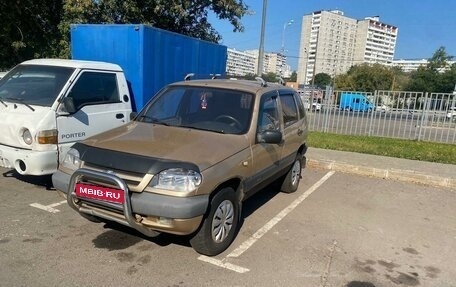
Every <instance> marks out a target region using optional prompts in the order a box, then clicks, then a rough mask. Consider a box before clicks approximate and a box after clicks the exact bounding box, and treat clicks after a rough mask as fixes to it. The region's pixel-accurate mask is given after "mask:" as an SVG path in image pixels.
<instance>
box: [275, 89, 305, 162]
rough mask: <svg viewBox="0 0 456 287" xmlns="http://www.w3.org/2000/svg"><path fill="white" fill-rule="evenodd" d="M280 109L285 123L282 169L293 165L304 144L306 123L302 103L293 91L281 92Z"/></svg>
mask: <svg viewBox="0 0 456 287" xmlns="http://www.w3.org/2000/svg"><path fill="white" fill-rule="evenodd" d="M279 99H280V108H281V112H282V113H281V114H282V121H283V144H282V159H281V168H284V167H287V166H289V165H291V164H292V163H293V162H294V160H295V159H296V152H297V151H298V149H299V147H300V146H301V145H302V143H303V137H304V133H305V132H307V131H306V122H305V120H306V119H305V115H304V108H303V107H302V102H301V101H299V98H298V96H297V95H295V92H294V91H293V90H281V91H279Z"/></svg>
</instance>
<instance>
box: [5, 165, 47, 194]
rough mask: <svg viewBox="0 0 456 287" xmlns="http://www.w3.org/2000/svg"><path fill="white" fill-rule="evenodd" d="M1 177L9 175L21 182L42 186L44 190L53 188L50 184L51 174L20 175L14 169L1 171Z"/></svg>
mask: <svg viewBox="0 0 456 287" xmlns="http://www.w3.org/2000/svg"><path fill="white" fill-rule="evenodd" d="M3 177H11V178H15V179H17V180H20V181H22V182H25V183H28V184H33V185H36V186H40V187H44V188H46V190H54V186H53V185H52V177H51V175H41V176H35V175H22V174H19V173H18V172H16V171H15V170H14V169H12V170H9V171H6V172H4V173H3Z"/></svg>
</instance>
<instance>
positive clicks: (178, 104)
mask: <svg viewBox="0 0 456 287" xmlns="http://www.w3.org/2000/svg"><path fill="white" fill-rule="evenodd" d="M307 134H308V128H307V119H306V113H305V110H304V106H303V104H302V101H301V98H300V96H299V95H298V94H297V93H296V92H295V90H293V89H292V88H287V87H284V86H282V85H278V84H268V83H266V82H264V81H259V82H252V81H241V80H236V81H234V80H217V79H214V80H195V81H191V80H190V81H184V82H178V83H174V84H170V85H168V86H167V87H165V88H164V89H163V90H161V91H160V92H159V93H158V94H157V95H156V96H155V97H153V98H152V100H151V101H150V102H149V103H148V104H147V105H146V106H145V107H144V108H143V109H142V111H141V112H140V113H139V114H138V115H137V116H136V118H135V119H134V120H133V121H132V122H130V123H128V124H126V125H124V126H122V127H119V128H116V129H114V130H111V131H108V132H105V133H102V134H100V135H98V136H94V137H92V138H90V139H88V140H86V141H83V142H80V143H77V144H75V145H74V146H73V148H72V149H71V150H70V151H69V152H68V154H67V157H66V158H65V160H64V161H63V163H62V165H61V166H60V168H59V170H58V171H57V173H55V174H54V175H53V176H52V181H53V184H54V187H55V188H56V189H57V190H59V191H61V192H63V194H64V195H65V196H66V197H67V201H68V204H69V205H70V206H71V207H72V208H73V209H74V210H76V211H77V212H79V213H80V214H81V216H83V217H85V218H88V219H89V220H92V221H97V220H107V221H115V222H118V223H121V224H124V225H126V226H129V227H132V228H134V229H136V230H138V231H139V232H141V233H143V234H145V235H147V236H156V235H157V234H159V233H160V232H165V233H172V234H178V235H190V238H191V239H190V243H191V245H192V247H193V248H194V249H195V250H196V251H197V252H199V253H201V254H205V255H209V256H213V255H217V254H219V253H221V252H222V251H224V250H225V249H226V248H227V247H228V246H229V245H230V244H231V242H232V241H233V240H234V237H235V235H236V233H237V228H238V227H239V220H240V218H241V217H240V216H241V205H242V202H243V201H244V200H245V199H246V198H248V197H249V196H251V195H252V194H254V193H255V192H257V191H260V190H261V189H262V188H264V187H265V186H266V185H268V184H270V183H272V182H274V181H275V182H278V183H279V185H278V186H279V187H280V189H281V190H282V191H283V192H286V193H291V192H294V191H296V190H297V188H298V185H299V181H300V178H301V169H302V168H303V165H304V163H305V160H303V157H304V154H305V153H306V150H307V142H306V141H307Z"/></svg>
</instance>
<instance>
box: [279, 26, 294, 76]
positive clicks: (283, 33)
mask: <svg viewBox="0 0 456 287" xmlns="http://www.w3.org/2000/svg"><path fill="white" fill-rule="evenodd" d="M293 22H294V20H289V21H288V22H285V23H284V24H283V30H282V48H281V63H280V67H281V69H280V73H281V76H282V77H283V76H284V74H285V73H284V66H285V64H286V61H285V30H286V29H287V27H288V26H290V25H291V24H293Z"/></svg>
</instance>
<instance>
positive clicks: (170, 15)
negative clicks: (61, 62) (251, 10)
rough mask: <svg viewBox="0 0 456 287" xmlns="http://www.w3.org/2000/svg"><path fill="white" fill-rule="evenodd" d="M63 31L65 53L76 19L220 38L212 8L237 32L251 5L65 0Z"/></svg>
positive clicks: (238, 1) (236, 0)
mask: <svg viewBox="0 0 456 287" xmlns="http://www.w3.org/2000/svg"><path fill="white" fill-rule="evenodd" d="M64 3H65V4H64V7H65V9H64V11H65V12H64V15H63V21H62V23H60V26H59V28H60V32H61V34H62V36H63V37H64V39H63V42H61V45H62V48H63V51H64V53H67V52H68V51H67V50H68V45H66V46H65V43H67V42H68V37H69V27H70V24H74V23H93V24H97V23H114V24H126V23H134V24H136V23H141V24H149V25H152V26H154V27H157V28H161V29H165V30H169V31H172V32H176V33H180V34H184V35H187V36H191V37H195V38H199V39H202V40H207V41H210V42H215V43H217V42H219V41H220V40H221V39H222V36H221V35H220V33H219V32H217V31H216V30H215V29H214V28H213V26H212V25H211V24H210V23H209V21H208V15H209V13H210V12H212V13H214V14H215V16H216V17H217V18H218V19H221V20H228V21H229V22H230V23H231V24H232V25H233V32H242V31H244V27H243V25H242V23H241V21H240V20H241V18H242V17H243V16H244V15H245V14H246V13H247V9H248V6H247V5H245V4H244V2H243V0H224V1H208V0H143V1H136V0H98V1H94V0H64Z"/></svg>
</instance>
